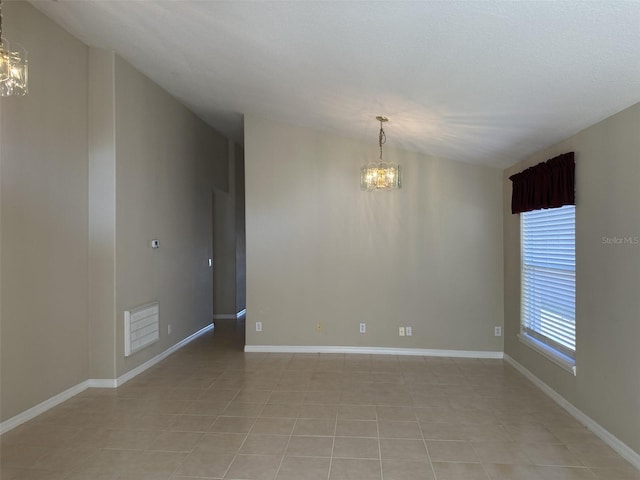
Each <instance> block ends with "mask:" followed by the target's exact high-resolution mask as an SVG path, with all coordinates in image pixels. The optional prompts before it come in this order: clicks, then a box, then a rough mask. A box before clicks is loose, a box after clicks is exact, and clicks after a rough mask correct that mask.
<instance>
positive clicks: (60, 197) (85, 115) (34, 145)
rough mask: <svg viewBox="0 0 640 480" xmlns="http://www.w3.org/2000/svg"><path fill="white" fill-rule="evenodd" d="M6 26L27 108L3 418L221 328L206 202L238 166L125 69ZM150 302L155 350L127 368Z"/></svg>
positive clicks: (12, 116)
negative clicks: (136, 313)
mask: <svg viewBox="0 0 640 480" xmlns="http://www.w3.org/2000/svg"><path fill="white" fill-rule="evenodd" d="M3 13H4V15H5V18H4V24H3V27H5V29H6V30H5V32H6V34H7V36H8V37H9V38H11V40H13V41H17V42H20V43H22V44H23V45H24V46H25V47H26V48H27V50H28V51H29V61H30V85H29V95H28V96H26V97H22V98H6V99H5V98H3V99H2V100H1V103H0V113H1V120H2V123H1V125H0V134H1V149H0V160H1V164H0V177H1V178H0V187H1V190H0V200H1V203H0V208H1V210H0V213H1V222H0V232H1V238H0V254H1V261H0V264H1V265H0V267H1V268H0V281H1V286H2V288H1V298H0V314H1V317H0V336H1V340H0V341H1V352H0V364H1V372H0V373H1V385H0V389H1V402H2V403H1V405H0V407H1V411H0V420H2V421H5V420H7V419H10V418H12V417H14V416H15V415H17V414H19V413H21V412H24V411H25V410H27V409H29V408H31V407H33V406H35V405H37V404H39V403H41V402H43V401H45V400H47V399H49V398H51V397H52V396H54V395H56V394H58V393H61V392H63V391H64V390H66V389H68V388H70V387H73V386H76V385H78V384H80V383H82V382H84V381H85V380H88V379H105V378H106V379H113V378H116V377H118V376H120V375H122V374H124V373H125V372H127V371H129V370H131V369H132V368H135V367H137V366H139V365H141V364H142V363H143V362H144V361H146V360H148V359H150V358H151V357H153V356H154V355H156V354H158V353H160V352H162V351H164V350H166V349H167V348H169V347H170V346H172V345H174V344H176V343H178V342H179V341H181V340H182V339H184V338H185V337H187V336H188V335H190V334H192V333H194V332H195V331H197V330H198V329H199V328H201V327H203V326H205V325H207V324H208V323H210V322H211V316H212V289H211V270H210V269H209V267H208V261H207V260H208V258H209V257H211V248H212V229H211V222H212V215H211V195H212V191H213V190H214V189H228V182H229V179H228V170H229V165H228V152H227V147H228V145H227V143H228V141H227V139H226V138H224V137H222V136H221V135H219V134H218V133H216V132H215V131H213V130H212V129H211V128H210V127H208V126H207V125H205V124H204V123H203V122H202V121H201V120H199V119H198V118H197V117H196V116H195V115H194V114H192V113H191V112H190V111H189V110H187V109H186V108H185V107H183V106H182V105H181V104H179V103H178V102H177V101H176V100H175V99H173V98H172V97H171V96H169V95H168V94H167V93H166V92H164V91H163V90H162V89H161V88H159V87H158V86H157V85H155V84H154V83H153V82H151V81H150V80H149V79H148V78H146V77H145V76H143V75H142V74H140V73H139V72H137V71H136V70H135V69H134V68H133V67H131V66H130V65H129V64H127V63H126V62H125V61H123V60H122V59H120V58H118V57H117V56H115V55H114V54H113V53H110V52H104V51H100V50H96V49H88V48H87V47H86V46H85V45H84V44H82V43H81V42H79V41H78V40H76V39H75V38H73V37H72V36H70V35H69V34H67V33H65V32H64V31H63V30H62V29H60V28H59V27H58V26H56V24H54V23H53V22H51V21H50V20H49V19H47V18H46V17H45V16H43V15H42V14H41V13H39V12H38V11H37V10H35V9H34V8H33V7H32V6H30V5H29V4H28V3H26V2H9V3H7V4H5V10H4V12H3ZM229 231H230V232H231V233H230V234H231V235H233V234H234V232H235V229H234V226H233V225H231V226H230V227H229ZM154 238H157V239H159V240H160V242H161V247H160V249H159V250H152V249H151V248H150V247H149V241H150V240H151V239H154ZM229 261H230V262H231V263H233V262H235V255H232V258H231V259H230V260H229ZM232 299H233V300H234V299H235V296H234V295H233V296H232ZM153 300H158V301H159V302H160V312H161V313H160V317H161V339H160V342H158V343H157V344H155V345H153V346H152V347H150V348H148V349H146V350H142V351H140V352H138V353H136V354H134V355H133V356H131V357H129V358H127V359H125V358H124V355H123V350H124V346H123V312H124V310H125V309H128V308H131V307H134V306H137V305H140V304H143V303H147V302H150V301H153ZM168 323H171V325H172V334H171V335H170V336H169V335H168V334H167V324H168Z"/></svg>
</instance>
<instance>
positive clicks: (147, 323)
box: [124, 302, 160, 357]
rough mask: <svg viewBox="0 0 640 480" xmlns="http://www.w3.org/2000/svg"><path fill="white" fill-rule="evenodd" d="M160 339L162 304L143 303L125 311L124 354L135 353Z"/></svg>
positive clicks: (126, 355)
mask: <svg viewBox="0 0 640 480" xmlns="http://www.w3.org/2000/svg"><path fill="white" fill-rule="evenodd" d="M159 339H160V304H159V303H158V302H154V303H149V304H148V305H142V306H141V307H136V308H133V309H131V310H125V312H124V356H125V357H128V356H130V355H133V354H134V353H136V352H137V351H139V350H142V349H143V348H145V347H148V346H149V345H151V344H153V343H156V342H157V341H158V340H159Z"/></svg>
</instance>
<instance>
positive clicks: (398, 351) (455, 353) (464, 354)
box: [244, 345, 502, 359]
mask: <svg viewBox="0 0 640 480" xmlns="http://www.w3.org/2000/svg"><path fill="white" fill-rule="evenodd" d="M244 351H245V352H257V353H358V354H368V355H406V356H420V357H457V358H496V359H501V358H502V352H490V351H471V350H432V349H428V348H391V347H348V346H315V345H245V347H244Z"/></svg>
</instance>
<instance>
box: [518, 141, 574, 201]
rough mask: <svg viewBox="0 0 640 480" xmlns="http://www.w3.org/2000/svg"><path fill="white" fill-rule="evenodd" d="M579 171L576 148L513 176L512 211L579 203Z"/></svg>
mask: <svg viewBox="0 0 640 480" xmlns="http://www.w3.org/2000/svg"><path fill="white" fill-rule="evenodd" d="M575 171H576V163H575V160H574V158H573V152H569V153H563V154H562V155H558V156H557V157H554V158H552V159H551V160H547V161H546V162H542V163H539V164H538V165H534V166H533V167H530V168H527V169H526V170H523V171H522V172H520V173H516V174H515V175H512V176H510V177H509V180H511V182H513V194H512V196H511V213H522V212H530V211H531V210H540V209H542V208H556V207H562V206H563V205H575V204H576V195H575V178H576V175H575Z"/></svg>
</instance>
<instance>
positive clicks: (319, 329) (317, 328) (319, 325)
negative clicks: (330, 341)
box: [316, 322, 322, 333]
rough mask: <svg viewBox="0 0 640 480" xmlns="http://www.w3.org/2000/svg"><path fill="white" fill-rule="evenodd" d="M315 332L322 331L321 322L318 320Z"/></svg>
mask: <svg viewBox="0 0 640 480" xmlns="http://www.w3.org/2000/svg"><path fill="white" fill-rule="evenodd" d="M316 332H318V333H320V332H322V324H321V323H320V322H318V323H316Z"/></svg>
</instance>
